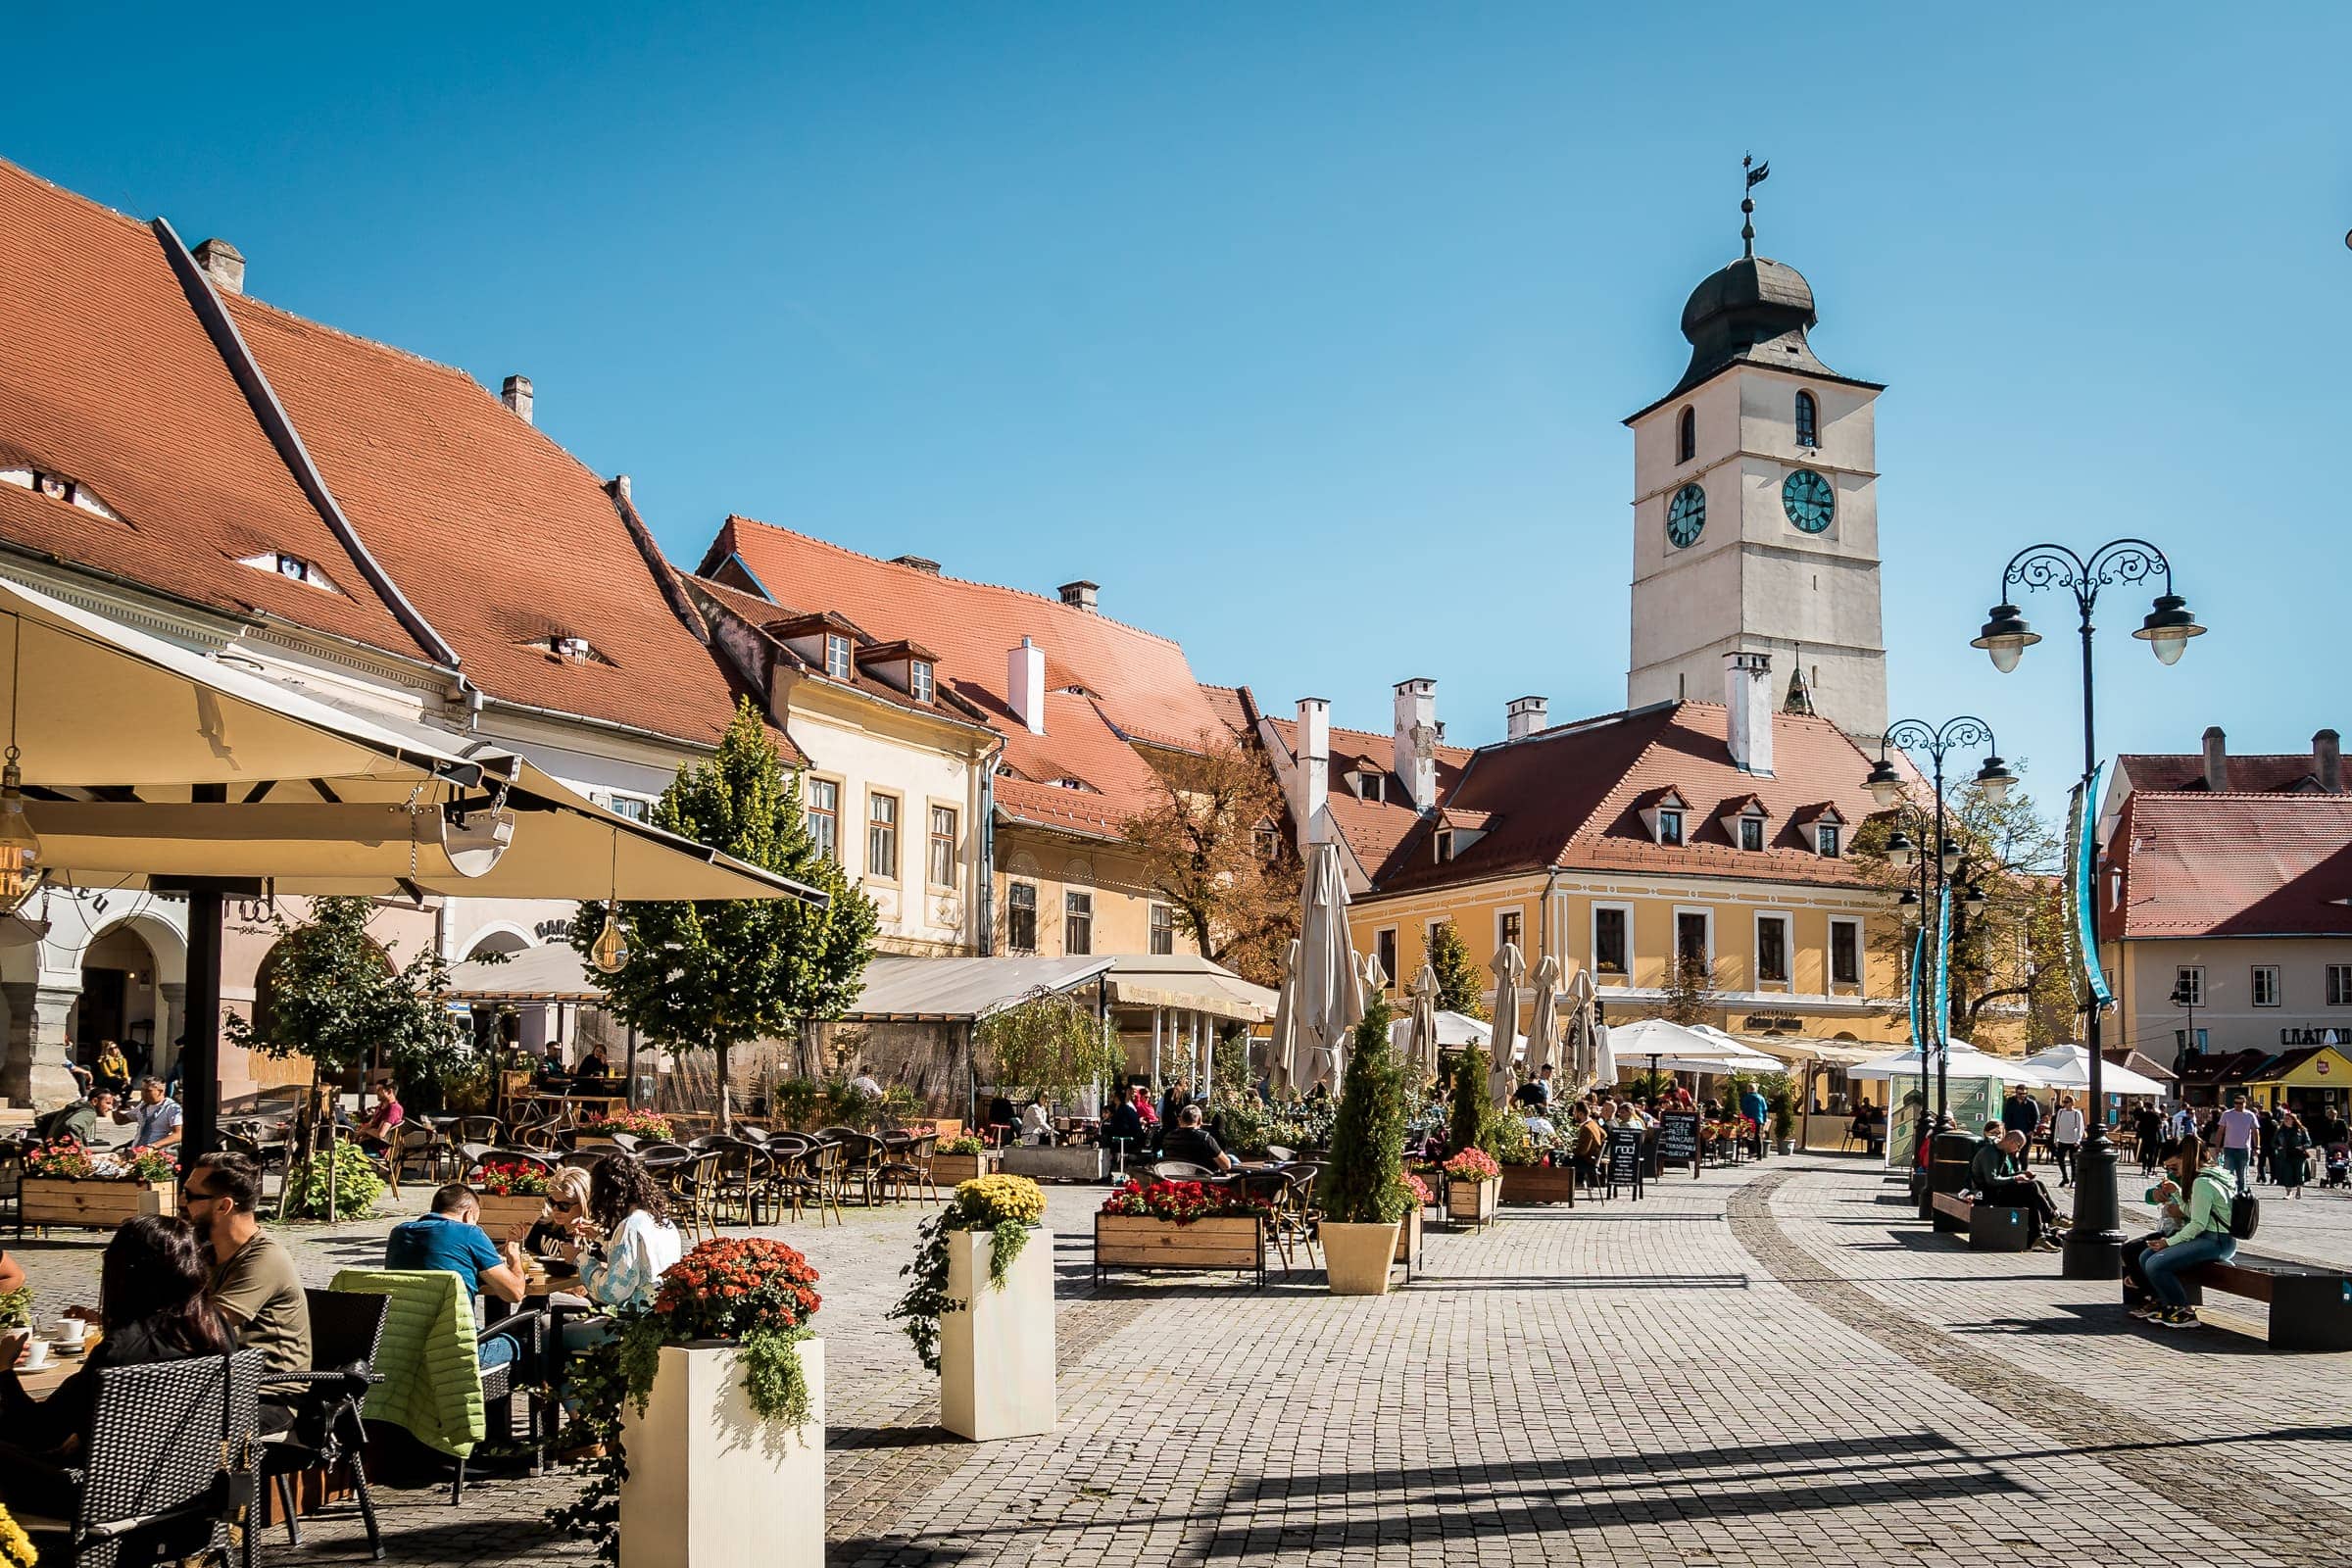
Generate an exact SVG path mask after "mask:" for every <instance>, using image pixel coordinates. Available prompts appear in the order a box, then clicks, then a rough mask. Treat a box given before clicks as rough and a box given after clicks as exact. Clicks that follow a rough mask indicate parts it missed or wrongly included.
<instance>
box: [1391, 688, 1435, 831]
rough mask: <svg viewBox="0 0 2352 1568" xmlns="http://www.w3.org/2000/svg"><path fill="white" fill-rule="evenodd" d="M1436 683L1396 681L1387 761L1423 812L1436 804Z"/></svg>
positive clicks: (1414, 807) (1415, 806) (1417, 807)
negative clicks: (1393, 724)
mask: <svg viewBox="0 0 2352 1568" xmlns="http://www.w3.org/2000/svg"><path fill="white" fill-rule="evenodd" d="M1442 733H1443V731H1441V730H1440V729H1439V728H1438V683H1437V682H1436V681H1434V680H1418V679H1417V680H1400V681H1398V682H1397V725H1396V736H1395V741H1394V744H1393V746H1392V747H1391V749H1390V762H1391V764H1392V765H1393V766H1394V767H1395V768H1396V770H1397V777H1398V778H1400V779H1402V780H1403V781H1404V789H1405V793H1406V794H1407V795H1409V796H1411V797H1412V802H1413V809H1414V810H1416V811H1426V810H1428V809H1430V808H1431V807H1433V806H1435V805H1437V804H1438V737H1439V736H1440V735H1441V734H1442Z"/></svg>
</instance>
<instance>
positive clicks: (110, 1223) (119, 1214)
mask: <svg viewBox="0 0 2352 1568" xmlns="http://www.w3.org/2000/svg"><path fill="white" fill-rule="evenodd" d="M18 1198H19V1202H20V1208H19V1213H18V1219H19V1228H20V1229H22V1228H23V1226H25V1225H89V1226H95V1227H97V1228H99V1229H101V1230H110V1231H111V1230H113V1229H114V1228H115V1227H116V1226H118V1225H120V1224H122V1223H123V1221H124V1220H126V1219H136V1218H138V1217H139V1216H140V1215H141V1214H177V1213H178V1212H179V1183H177V1182H175V1181H166V1182H158V1183H157V1184H156V1185H154V1186H152V1187H149V1186H147V1185H145V1184H143V1183H140V1182H123V1181H114V1182H110V1181H78V1182H77V1181H64V1180H60V1179H59V1178H57V1177H55V1176H27V1177H25V1181H24V1184H23V1186H22V1187H21V1189H20V1190H19V1194H18Z"/></svg>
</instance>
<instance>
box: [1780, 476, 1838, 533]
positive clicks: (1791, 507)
mask: <svg viewBox="0 0 2352 1568" xmlns="http://www.w3.org/2000/svg"><path fill="white" fill-rule="evenodd" d="M1781 505H1782V507H1784V508H1785V509H1787V511H1788V513H1789V521H1790V522H1793V523H1795V524H1796V525H1797V526H1798V527H1799V528H1802V529H1803V530H1804V531H1805V532H1807V533H1820V532H1822V531H1823V530H1825V529H1827V528H1828V527H1829V525H1830V519H1831V518H1833V517H1835V516H1837V515H1838V492H1837V491H1836V490H1834V489H1832V488H1831V487H1830V481H1829V480H1827V479H1825V478H1823V477H1822V476H1821V475H1820V474H1818V473H1815V472H1814V471H1813V470H1812V469H1811V468H1799V469H1797V470H1796V471H1795V472H1794V473H1792V474H1790V475H1789V478H1788V480H1787V482H1786V483H1784V484H1783V485H1782V486H1781Z"/></svg>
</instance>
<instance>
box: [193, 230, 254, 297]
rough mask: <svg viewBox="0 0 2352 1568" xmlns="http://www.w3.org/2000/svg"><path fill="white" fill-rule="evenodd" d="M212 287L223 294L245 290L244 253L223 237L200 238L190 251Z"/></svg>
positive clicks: (240, 292)
mask: <svg viewBox="0 0 2352 1568" xmlns="http://www.w3.org/2000/svg"><path fill="white" fill-rule="evenodd" d="M190 254H191V255H193V256H194V257H195V258H196V265H197V266H198V267H201V268H203V269H204V275H205V276H207V277H209V278H211V279H212V280H213V287H215V288H217V289H219V290H220V291H221V293H223V294H242V293H244V292H245V253H244V252H243V251H240V250H238V249H237V248H236V247H235V246H234V245H231V244H230V243H229V242H228V241H226V240H224V239H208V240H200V241H198V243H197V246H196V249H195V250H194V251H192V252H191V253H190Z"/></svg>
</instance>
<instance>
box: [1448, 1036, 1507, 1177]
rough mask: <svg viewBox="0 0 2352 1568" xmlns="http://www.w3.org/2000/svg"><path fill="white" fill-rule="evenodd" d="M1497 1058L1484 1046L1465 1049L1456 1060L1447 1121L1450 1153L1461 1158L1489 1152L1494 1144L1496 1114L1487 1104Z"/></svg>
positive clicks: (1449, 1092)
mask: <svg viewBox="0 0 2352 1568" xmlns="http://www.w3.org/2000/svg"><path fill="white" fill-rule="evenodd" d="M1494 1064H1495V1058H1494V1057H1493V1056H1490V1055H1488V1054H1487V1048H1486V1047H1484V1046H1465V1047H1463V1048H1462V1054H1460V1055H1458V1056H1456V1057H1454V1058H1453V1082H1452V1085H1451V1087H1450V1089H1449V1090H1448V1091H1447V1093H1448V1096H1449V1100H1448V1102H1447V1110H1446V1152H1447V1153H1449V1154H1458V1153H1460V1152H1462V1151H1463V1150H1465V1149H1486V1150H1487V1152H1489V1153H1493V1152H1494V1151H1493V1150H1492V1149H1489V1148H1488V1146H1489V1145H1491V1144H1492V1143H1494V1141H1495V1135H1494V1130H1493V1128H1494V1120H1495V1118H1494V1114H1493V1111H1492V1108H1491V1107H1490V1106H1489V1105H1488V1103H1487V1074H1488V1073H1489V1072H1490V1071H1492V1070H1493V1068H1494Z"/></svg>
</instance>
